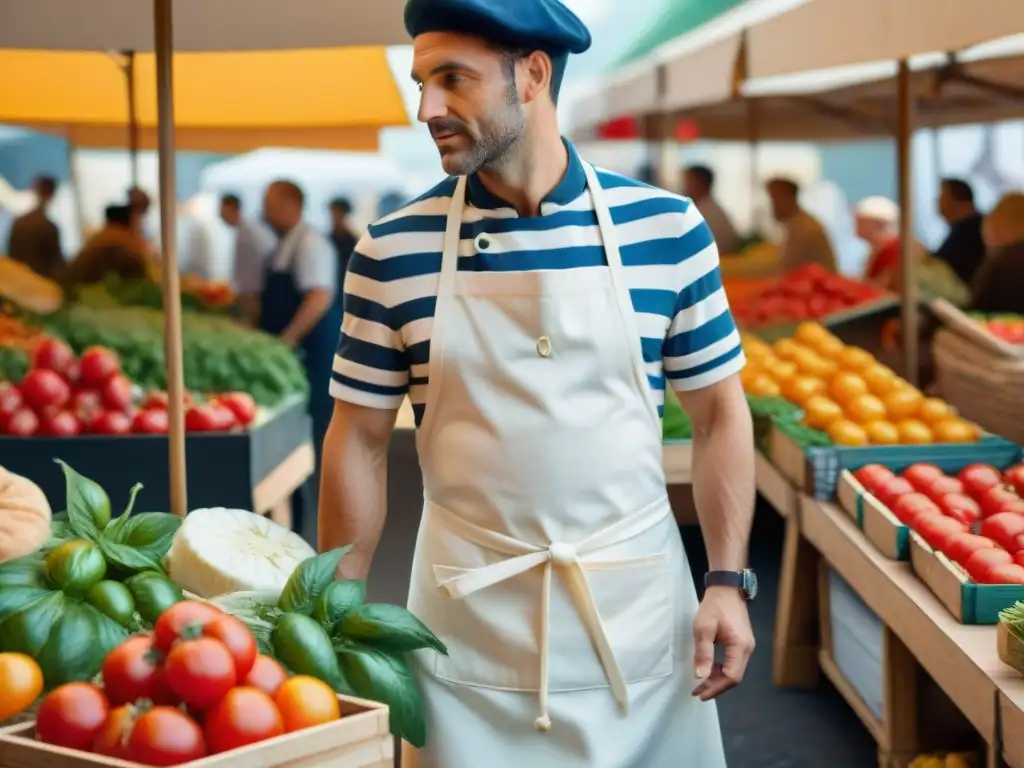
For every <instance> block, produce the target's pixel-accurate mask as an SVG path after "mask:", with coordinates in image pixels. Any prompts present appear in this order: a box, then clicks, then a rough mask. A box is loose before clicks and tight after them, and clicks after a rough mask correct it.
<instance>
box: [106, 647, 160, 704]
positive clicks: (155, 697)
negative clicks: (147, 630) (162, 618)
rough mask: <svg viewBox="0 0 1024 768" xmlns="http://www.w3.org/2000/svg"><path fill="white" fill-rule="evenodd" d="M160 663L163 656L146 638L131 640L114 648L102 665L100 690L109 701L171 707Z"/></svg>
mask: <svg viewBox="0 0 1024 768" xmlns="http://www.w3.org/2000/svg"><path fill="white" fill-rule="evenodd" d="M163 661H164V659H163V654H161V653H160V651H158V650H157V649H156V647H155V646H154V645H153V639H152V638H151V637H148V636H146V635H138V636H136V637H132V638H130V639H128V640H126V641H125V642H123V643H121V645H119V646H117V647H116V648H115V649H114V650H113V651H111V652H110V654H109V655H108V656H107V658H106V660H105V661H104V662H103V689H104V690H105V691H106V692H107V696H108V697H110V701H111V702H112V703H113V704H131V703H134V702H136V701H139V700H141V699H146V700H148V701H152V702H153V703H154V704H174V703H175V701H176V700H175V696H174V693H173V692H172V691H171V689H170V686H168V684H167V679H166V676H165V675H164V670H163Z"/></svg>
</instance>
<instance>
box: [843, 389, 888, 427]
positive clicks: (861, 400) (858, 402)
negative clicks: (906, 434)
mask: <svg viewBox="0 0 1024 768" xmlns="http://www.w3.org/2000/svg"><path fill="white" fill-rule="evenodd" d="M846 415H847V416H848V417H849V418H850V419H852V420H853V421H856V422H857V423H858V424H867V423H869V422H872V421H881V420H882V419H884V418H885V415H886V410H885V403H883V402H882V401H881V400H880V399H879V398H877V397H875V396H874V395H860V396H859V397H855V398H854V399H853V400H851V401H850V402H848V403H847V404H846Z"/></svg>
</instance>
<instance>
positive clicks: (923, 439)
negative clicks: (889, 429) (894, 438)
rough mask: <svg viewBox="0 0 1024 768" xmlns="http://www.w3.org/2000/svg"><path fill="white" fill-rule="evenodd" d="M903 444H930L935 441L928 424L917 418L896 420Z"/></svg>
mask: <svg viewBox="0 0 1024 768" xmlns="http://www.w3.org/2000/svg"><path fill="white" fill-rule="evenodd" d="M896 429H898V430H899V432H900V443H901V444H902V445H929V444H931V443H933V442H935V438H934V437H933V436H932V431H931V430H930V429H928V425H927V424H925V423H924V422H923V421H918V420H917V419H903V420H901V421H897V422H896Z"/></svg>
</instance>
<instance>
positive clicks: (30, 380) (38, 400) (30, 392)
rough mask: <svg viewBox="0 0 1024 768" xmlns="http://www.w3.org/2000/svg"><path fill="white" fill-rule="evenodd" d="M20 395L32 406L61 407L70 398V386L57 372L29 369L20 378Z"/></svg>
mask: <svg viewBox="0 0 1024 768" xmlns="http://www.w3.org/2000/svg"><path fill="white" fill-rule="evenodd" d="M21 396H22V397H23V398H24V399H25V402H26V403H28V404H29V405H31V406H32V407H33V408H47V407H52V408H63V407H64V406H65V405H67V402H68V400H70V399H71V387H70V386H68V383H67V382H66V381H64V379H63V378H62V377H61V375H60V374H59V373H54V372H53V371H46V370H43V371H29V372H28V373H27V374H25V378H24V379H22V380H21Z"/></svg>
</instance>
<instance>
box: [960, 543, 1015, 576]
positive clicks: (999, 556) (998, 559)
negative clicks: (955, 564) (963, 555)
mask: <svg viewBox="0 0 1024 768" xmlns="http://www.w3.org/2000/svg"><path fill="white" fill-rule="evenodd" d="M1012 563H1013V558H1012V557H1011V556H1010V553H1009V552H1007V551H1006V550H1005V549H1000V548H999V547H987V548H985V549H979V550H977V551H976V552H974V553H973V554H971V556H970V557H968V558H967V562H965V563H964V570H965V571H967V573H968V574H970V577H971V578H972V579H974V580H975V581H976V582H978V583H979V584H991V583H992V582H991V581H990V580H989V573H990V572H991V570H992V569H993V568H995V567H996V566H997V565H1010V564H1012Z"/></svg>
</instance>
